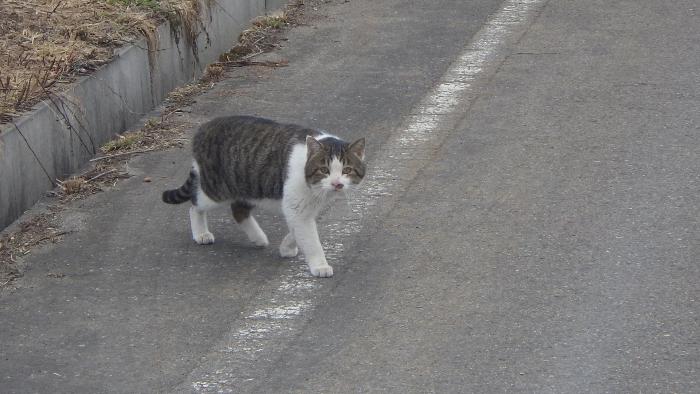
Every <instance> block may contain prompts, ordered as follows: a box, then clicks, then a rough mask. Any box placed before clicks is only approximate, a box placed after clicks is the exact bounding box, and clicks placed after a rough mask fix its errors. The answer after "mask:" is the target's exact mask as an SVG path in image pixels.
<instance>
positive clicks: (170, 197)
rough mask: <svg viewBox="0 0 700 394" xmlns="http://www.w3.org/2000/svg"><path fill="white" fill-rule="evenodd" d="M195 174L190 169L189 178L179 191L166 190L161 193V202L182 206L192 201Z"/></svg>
mask: <svg viewBox="0 0 700 394" xmlns="http://www.w3.org/2000/svg"><path fill="white" fill-rule="evenodd" d="M195 178H197V173H196V172H195V171H194V169H192V170H191V171H190V176H189V177H188V178H187V180H186V181H185V183H184V184H183V185H182V186H180V188H179V189H173V190H166V191H164V192H163V202H165V203H168V204H182V203H183V202H185V201H189V200H191V199H192V190H193V186H194V181H195Z"/></svg>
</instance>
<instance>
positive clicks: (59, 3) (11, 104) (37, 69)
mask: <svg viewBox="0 0 700 394" xmlns="http://www.w3.org/2000/svg"><path fill="white" fill-rule="evenodd" d="M199 7H200V3H199V2H198V1H196V0H184V1H177V0H28V1H24V0H22V1H20V0H0V21H2V23H0V123H6V122H9V121H11V120H12V119H13V118H15V117H16V116H18V115H19V114H21V113H22V112H23V111H27V110H29V109H30V108H31V107H32V106H33V105H34V104H36V103H37V102H38V101H40V100H41V99H43V98H44V97H45V96H46V92H47V91H48V90H52V91H56V90H61V88H62V87H64V86H65V84H66V83H69V82H71V81H72V80H73V79H74V78H75V77H76V76H80V75H84V74H88V73H90V72H92V71H94V70H95V69H96V68H97V67H99V66H101V65H102V64H104V63H106V62H107V61H109V59H111V57H112V56H113V53H114V49H115V48H118V47H120V46H122V45H124V44H126V43H129V42H133V41H134V40H136V39H138V38H140V37H146V38H147V39H148V42H149V46H152V45H154V44H155V34H154V32H155V28H156V26H157V24H158V23H160V22H162V21H164V20H165V19H170V20H171V21H173V22H176V23H174V24H175V25H177V26H182V27H183V30H184V32H185V34H186V35H187V37H188V39H190V40H193V39H194V37H195V36H196V32H197V29H198V26H199V25H198V24H199V19H198V15H199V12H200V9H199Z"/></svg>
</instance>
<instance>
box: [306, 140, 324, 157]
mask: <svg viewBox="0 0 700 394" xmlns="http://www.w3.org/2000/svg"><path fill="white" fill-rule="evenodd" d="M321 149H323V145H321V143H320V142H318V140H317V139H316V138H314V137H312V136H310V135H307V136H306V152H307V153H306V158H307V159H308V158H310V157H311V156H313V155H315V154H316V153H318V152H320V151H321Z"/></svg>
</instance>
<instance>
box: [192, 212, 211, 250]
mask: <svg viewBox="0 0 700 394" xmlns="http://www.w3.org/2000/svg"><path fill="white" fill-rule="evenodd" d="M190 227H191V228H192V239H194V242H196V243H198V244H200V245H208V244H213V243H214V234H212V233H211V232H209V227H208V226H207V210H206V209H202V208H200V207H198V206H196V205H193V206H191V207H190Z"/></svg>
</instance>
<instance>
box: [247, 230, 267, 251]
mask: <svg viewBox="0 0 700 394" xmlns="http://www.w3.org/2000/svg"><path fill="white" fill-rule="evenodd" d="M249 239H250V242H252V243H253V244H254V245H255V246H257V247H260V248H264V247H266V246H267V245H269V244H270V241H268V240H267V235H265V233H261V234H256V235H255V236H253V237H249Z"/></svg>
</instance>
